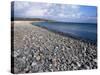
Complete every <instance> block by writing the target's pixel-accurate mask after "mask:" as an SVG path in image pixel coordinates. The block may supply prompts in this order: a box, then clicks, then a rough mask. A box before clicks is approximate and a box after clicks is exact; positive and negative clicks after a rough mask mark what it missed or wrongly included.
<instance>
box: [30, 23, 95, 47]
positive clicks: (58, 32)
mask: <svg viewBox="0 0 100 75" xmlns="http://www.w3.org/2000/svg"><path fill="white" fill-rule="evenodd" d="M31 24H32V25H35V26H38V27H41V28H44V29H46V30H48V31H50V32H53V33H56V34H59V35H62V36H64V37H70V38H73V39H76V40H79V41H82V42H85V43H89V44H93V45H97V42H93V41H92V40H89V39H84V38H82V37H78V36H75V35H72V34H69V33H63V32H60V31H57V30H54V29H49V28H47V27H44V26H41V25H38V24H34V23H31Z"/></svg>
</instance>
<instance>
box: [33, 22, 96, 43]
mask: <svg viewBox="0 0 100 75" xmlns="http://www.w3.org/2000/svg"><path fill="white" fill-rule="evenodd" d="M33 25H37V26H41V27H45V28H48V29H50V30H55V31H58V32H62V33H64V34H66V33H67V34H70V35H71V36H75V37H78V38H82V39H85V40H88V41H90V42H93V43H96V42H97V24H89V23H65V22H35V23H33Z"/></svg>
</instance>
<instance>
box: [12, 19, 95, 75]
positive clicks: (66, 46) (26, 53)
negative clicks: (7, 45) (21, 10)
mask: <svg viewBox="0 0 100 75" xmlns="http://www.w3.org/2000/svg"><path fill="white" fill-rule="evenodd" d="M32 22H33V21H14V31H13V32H14V37H12V38H14V40H13V43H14V45H13V47H14V49H13V50H12V51H11V52H12V54H11V56H12V58H13V59H14V60H13V62H14V65H13V67H14V73H16V74H17V73H36V72H57V71H72V70H87V69H97V45H94V44H91V43H87V42H83V41H81V40H78V39H74V38H71V37H67V36H63V35H60V34H59V33H54V32H52V31H49V30H48V29H45V28H42V27H38V26H35V25H32V24H31V23H32Z"/></svg>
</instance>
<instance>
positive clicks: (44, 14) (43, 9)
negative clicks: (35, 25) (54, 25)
mask: <svg viewBox="0 0 100 75" xmlns="http://www.w3.org/2000/svg"><path fill="white" fill-rule="evenodd" d="M12 11H14V17H22V18H45V19H51V20H57V21H64V22H85V23H96V21H97V8H96V7H95V6H80V5H68V4H53V3H36V2H35V3H34V2H25V1H15V2H14V10H13V9H12Z"/></svg>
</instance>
